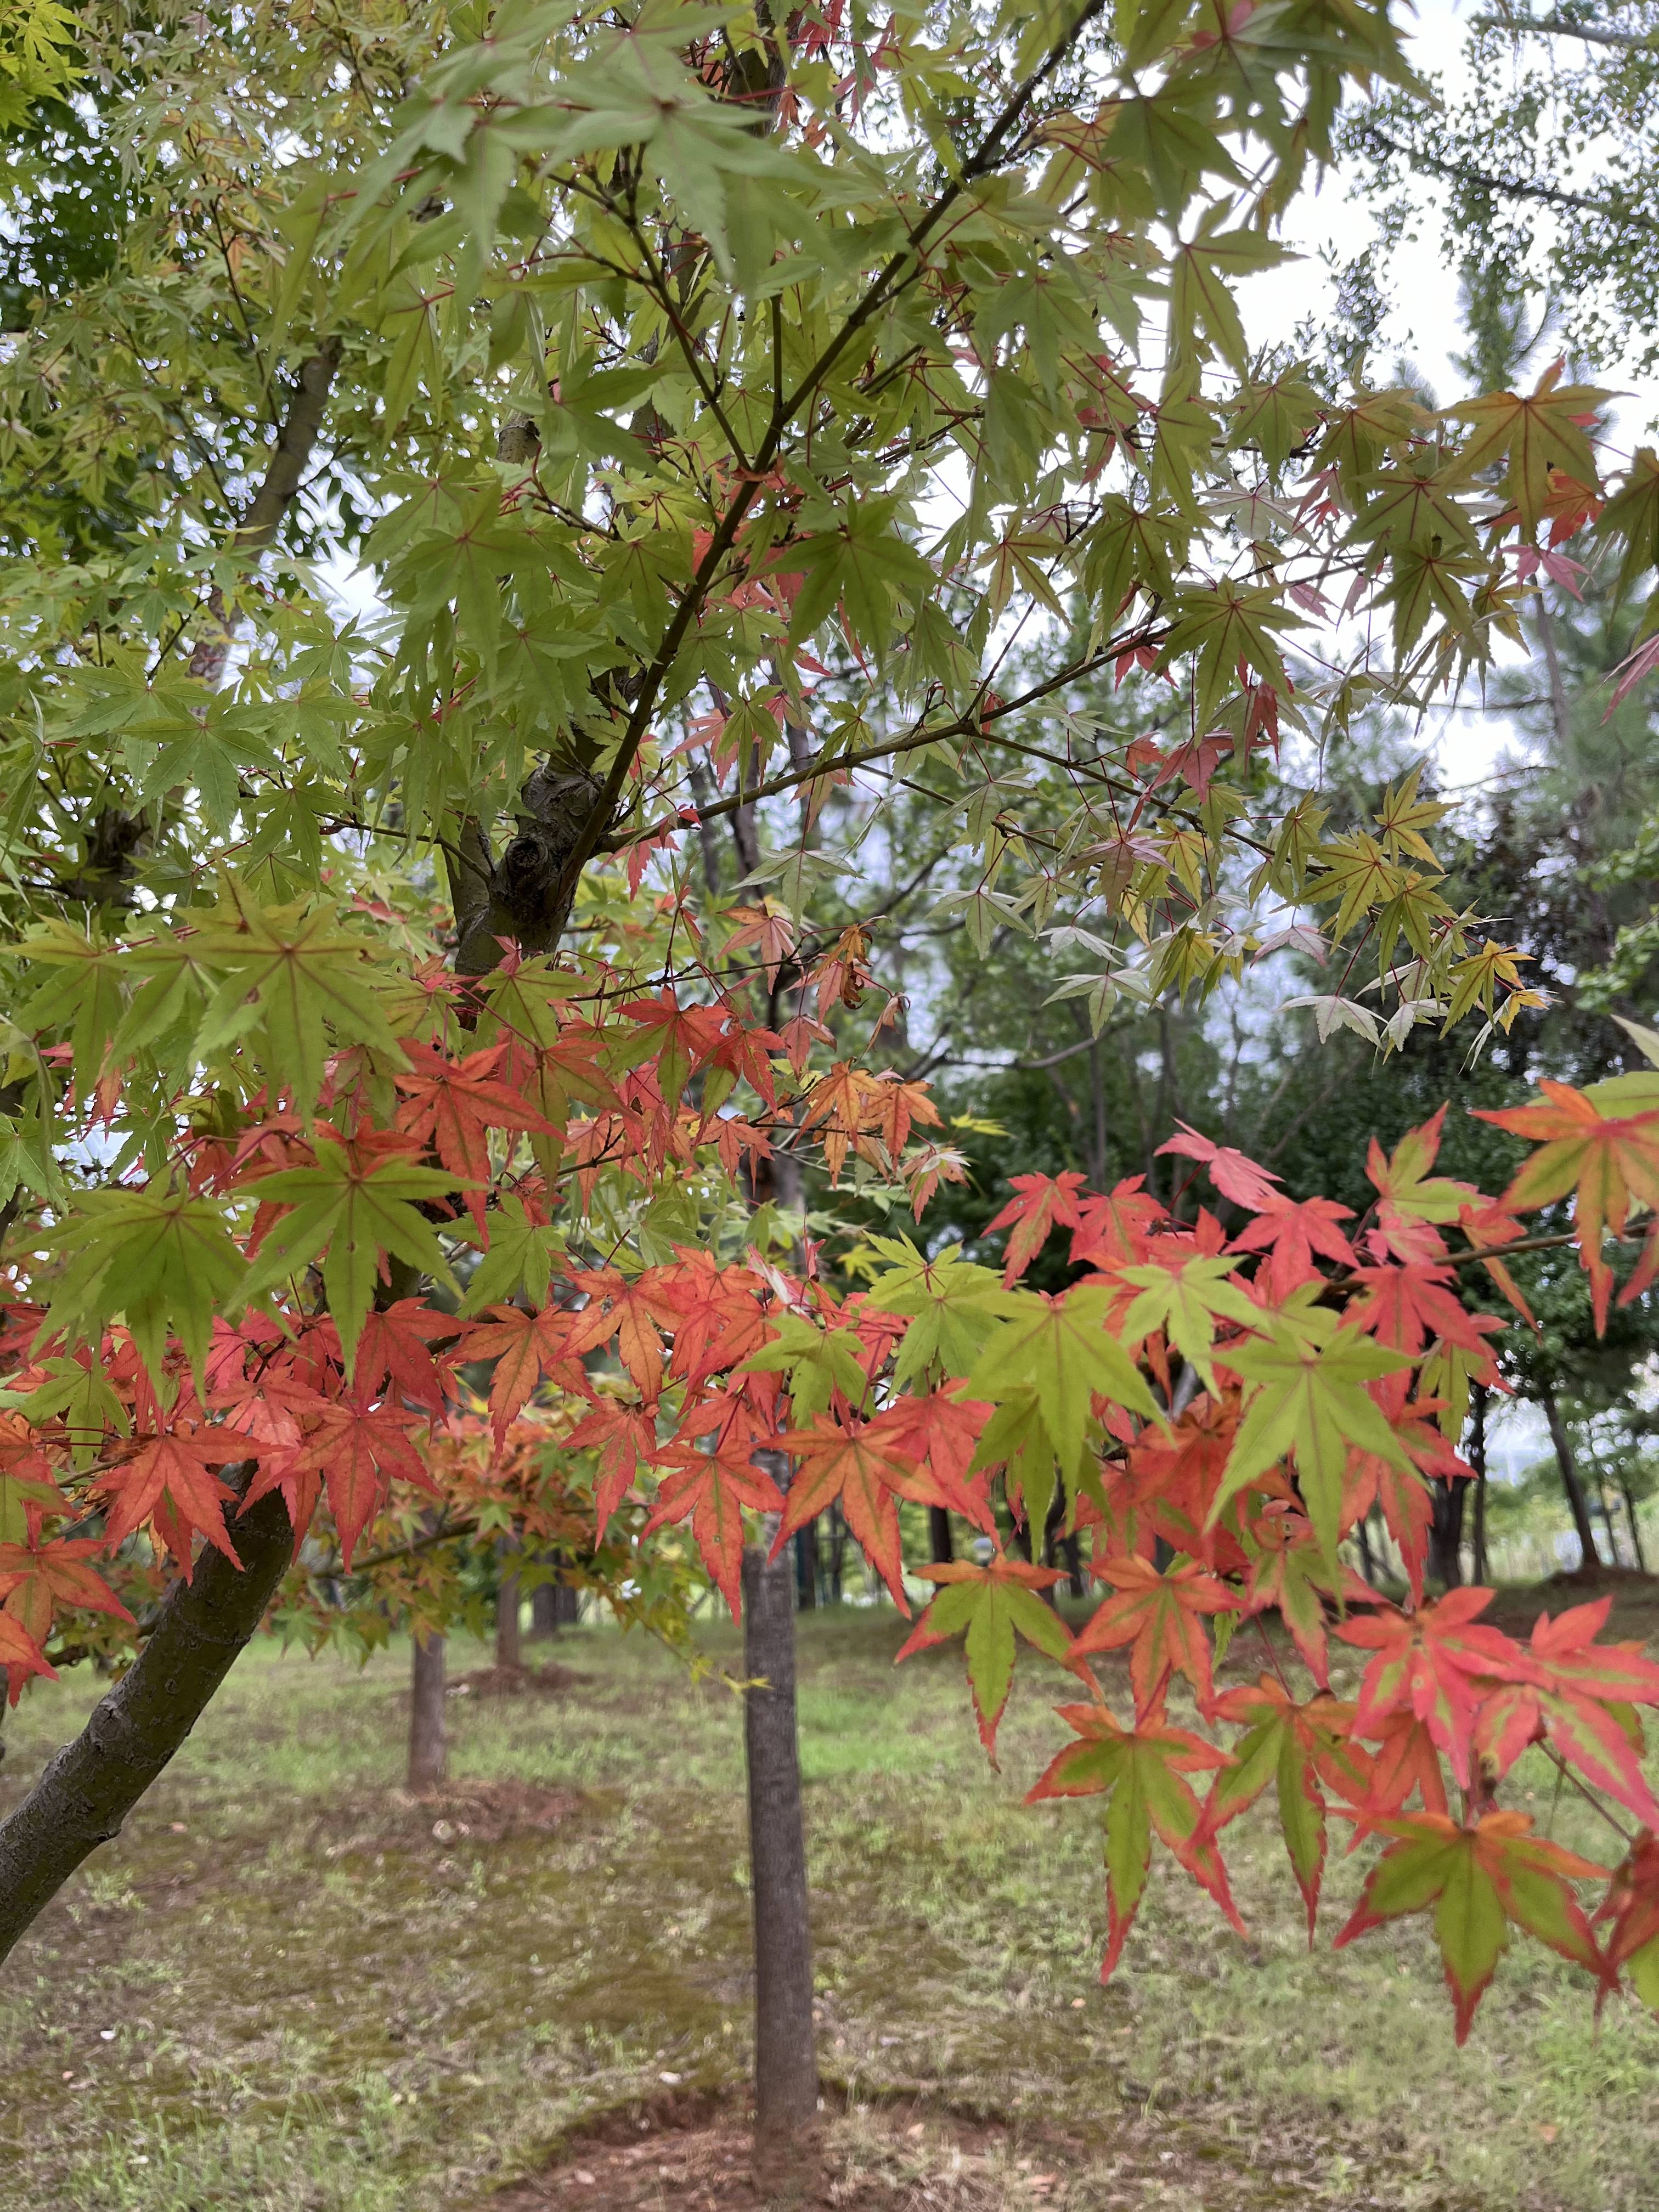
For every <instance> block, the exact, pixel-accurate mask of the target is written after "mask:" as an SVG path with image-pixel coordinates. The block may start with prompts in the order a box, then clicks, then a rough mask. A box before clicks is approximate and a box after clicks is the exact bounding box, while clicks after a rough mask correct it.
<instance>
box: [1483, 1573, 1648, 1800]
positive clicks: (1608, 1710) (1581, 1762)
mask: <svg viewBox="0 0 1659 2212" xmlns="http://www.w3.org/2000/svg"><path fill="white" fill-rule="evenodd" d="M1612 1604H1613V1600H1612V1599H1611V1598H1610V1597H1604V1598H1598V1599H1597V1600H1596V1601H1595V1602H1594V1603H1593V1604H1590V1605H1576V1606H1573V1607H1571V1608H1570V1610H1568V1611H1567V1612H1565V1613H1558V1614H1557V1615H1556V1617H1555V1618H1554V1620H1551V1619H1550V1617H1549V1615H1548V1614H1547V1613H1541V1614H1540V1615H1539V1617H1538V1620H1537V1622H1536V1624H1535V1626H1534V1629H1533V1632H1532V1641H1531V1643H1530V1644H1529V1645H1528V1654H1529V1656H1531V1658H1532V1659H1533V1660H1534V1662H1535V1664H1536V1668H1537V1679H1536V1680H1535V1681H1532V1682H1509V1683H1504V1684H1503V1685H1501V1686H1498V1688H1496V1689H1494V1690H1493V1691H1492V1692H1491V1693H1490V1695H1489V1696H1487V1697H1486V1699H1484V1700H1483V1702H1482V1704H1481V1707H1480V1717H1479V1720H1478V1722H1477V1723H1476V1728H1475V1739H1474V1740H1475V1744H1476V1747H1477V1748H1478V1749H1479V1750H1480V1753H1481V1755H1482V1757H1483V1759H1489V1760H1490V1761H1491V1763H1492V1767H1493V1769H1494V1771H1496V1772H1497V1773H1498V1774H1499V1775H1502V1774H1506V1773H1507V1772H1508V1771H1509V1770H1510V1767H1511V1766H1512V1765H1514V1763H1515V1761H1516V1759H1517V1758H1518V1757H1519V1756H1520V1754H1521V1753H1522V1751H1523V1750H1524V1749H1525V1747H1526V1746H1527V1745H1528V1744H1529V1743H1534V1742H1546V1741H1547V1742H1550V1743H1553V1745H1554V1747H1555V1748H1556V1750H1557V1752H1558V1753H1559V1754H1560V1756H1561V1757H1562V1758H1563V1759H1565V1760H1566V1761H1567V1763H1568V1765H1570V1766H1571V1767H1572V1768H1573V1769H1574V1770H1575V1771H1577V1773H1578V1774H1579V1775H1580V1776H1582V1777H1583V1779H1584V1780H1585V1781H1587V1782H1588V1783H1589V1784H1591V1786H1592V1787H1593V1788H1595V1789H1597V1790H1605V1791H1606V1792H1607V1795H1608V1796H1610V1797H1616V1798H1617V1799H1618V1801H1619V1802H1620V1804H1621V1805H1628V1806H1629V1808H1630V1809H1631V1811H1632V1813H1634V1814H1635V1815H1636V1817H1637V1819H1638V1820H1641V1821H1642V1822H1644V1824H1645V1825H1646V1826H1650V1827H1659V1799H1656V1797H1655V1796H1654V1793H1653V1790H1652V1789H1651V1788H1650V1785H1649V1784H1648V1781H1647V1779H1646V1778H1645V1776H1644V1774H1643V1772H1642V1765H1641V1748H1640V1745H1639V1743H1638V1742H1636V1741H1632V1736H1631V1735H1630V1733H1629V1732H1628V1730H1627V1729H1626V1726H1625V1724H1624V1721H1623V1718H1622V1717H1621V1716H1620V1713H1619V1711H1617V1710H1616V1709H1617V1708H1618V1707H1620V1706H1628V1705H1659V1666H1656V1665H1655V1663H1654V1662H1653V1661H1652V1660H1650V1659H1649V1658H1648V1657H1646V1656H1645V1655H1644V1652H1643V1650H1642V1647H1641V1645H1640V1644H1597V1643H1596V1642H1595V1637H1596V1635H1597V1634H1598V1632H1600V1631H1601V1628H1602V1627H1604V1626H1605V1625H1606V1622H1607V1614H1608V1612H1609V1610H1610V1609H1611V1607H1612Z"/></svg>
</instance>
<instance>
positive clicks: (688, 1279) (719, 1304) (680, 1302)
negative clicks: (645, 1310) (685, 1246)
mask: <svg viewBox="0 0 1659 2212" xmlns="http://www.w3.org/2000/svg"><path fill="white" fill-rule="evenodd" d="M763 1289H764V1285H763V1283H762V1281H761V1279H760V1278H759V1277H758V1276H757V1275H755V1274H754V1273H751V1271H750V1269H749V1268H747V1267H721V1266H720V1263H719V1261H717V1260H716V1259H715V1258H714V1254H713V1253H712V1252H694V1251H690V1250H679V1251H678V1265H676V1266H675V1267H670V1268H665V1269H663V1270H662V1271H661V1272H660V1273H659V1275H658V1277H657V1279H656V1286H655V1288H654V1290H653V1304H652V1308H651V1310H652V1312H653V1315H661V1316H663V1317H664V1318H665V1319H667V1320H669V1321H671V1323H672V1325H673V1330H674V1349H673V1352H672V1355H671V1358H670V1360H669V1373H670V1374H671V1375H672V1376H675V1377H676V1379H677V1380H678V1381H680V1382H683V1383H686V1384H687V1385H688V1387H690V1389H698V1388H699V1387H700V1386H701V1385H702V1383H705V1382H707V1380H708V1377H709V1376H711V1375H714V1374H717V1373H719V1372H720V1371H722V1370H725V1369H726V1368H729V1367H735V1366H736V1365H737V1364H738V1361H739V1360H743V1359H747V1358H748V1357H749V1355H750V1352H755V1351H757V1350H758V1349H759V1348H760V1346H762V1345H763V1343H764V1342H765V1341H766V1337H767V1319H766V1309H765V1307H764V1306H763V1304H762V1303H761V1297H762V1293H763Z"/></svg>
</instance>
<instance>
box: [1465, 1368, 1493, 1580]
mask: <svg viewBox="0 0 1659 2212" xmlns="http://www.w3.org/2000/svg"><path fill="white" fill-rule="evenodd" d="M1469 1465H1470V1466H1471V1467H1472V1468H1474V1579H1475V1581H1476V1582H1477V1583H1484V1582H1485V1581H1486V1577H1487V1571H1488V1570H1487V1564H1486V1384H1485V1383H1476V1384H1475V1386H1474V1434H1473V1435H1472V1436H1471V1437H1470V1438H1469Z"/></svg>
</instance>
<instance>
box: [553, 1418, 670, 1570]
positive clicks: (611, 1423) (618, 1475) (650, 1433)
mask: <svg viewBox="0 0 1659 2212" xmlns="http://www.w3.org/2000/svg"><path fill="white" fill-rule="evenodd" d="M564 1442H565V1446H566V1448H567V1449H569V1450H571V1451H582V1450H588V1449H592V1448H593V1447H594V1446H596V1445H597V1446H598V1448H599V1480H598V1481H597V1482H596V1483H595V1484H594V1486H593V1508H594V1512H595V1514H596V1516H598V1526H597V1528H595V1531H594V1536H593V1541H594V1542H595V1543H596V1544H598V1543H601V1542H603V1541H604V1539H605V1527H606V1524H607V1522H609V1521H610V1519H611V1515H612V1514H613V1513H614V1512H615V1511H616V1510H617V1507H618V1506H619V1505H620V1504H622V1501H623V1498H625V1497H626V1496H627V1494H628V1492H629V1489H630V1488H631V1487H632V1486H633V1484H634V1482H635V1479H636V1477H637V1476H638V1474H639V1471H640V1468H641V1466H642V1465H649V1464H650V1463H651V1462H652V1461H653V1460H654V1459H655V1457H656V1452H657V1423H656V1418H655V1415H654V1414H653V1413H652V1411H651V1409H650V1408H649V1407H645V1406H625V1405H623V1404H622V1403H620V1402H619V1401H617V1399H615V1398H602V1399H601V1400H600V1401H599V1404H598V1405H597V1406H595V1407H594V1408H593V1410H592V1413H584V1414H583V1416H582V1418H581V1419H580V1421H578V1422H577V1424H576V1425H575V1427H574V1429H572V1430H571V1431H570V1433H569V1435H568V1437H566V1438H565V1439H564Z"/></svg>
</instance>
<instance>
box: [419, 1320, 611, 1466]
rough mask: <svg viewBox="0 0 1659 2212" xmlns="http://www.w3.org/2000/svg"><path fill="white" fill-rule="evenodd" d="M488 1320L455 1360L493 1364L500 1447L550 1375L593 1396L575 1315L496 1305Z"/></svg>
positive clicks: (492, 1406)
mask: <svg viewBox="0 0 1659 2212" xmlns="http://www.w3.org/2000/svg"><path fill="white" fill-rule="evenodd" d="M489 1316H490V1318H489V1320H488V1321H484V1322H475V1323H474V1324H473V1326H472V1327H471V1328H469V1329H468V1331H467V1334H466V1336H465V1340H464V1341H463V1343H462V1344H461V1345H460V1346H458V1348H457V1350H456V1351H455V1352H453V1353H452V1355H451V1357H452V1358H454V1359H457V1360H459V1361H461V1362H463V1363H465V1362H471V1361H472V1360H474V1359H493V1360H494V1361H495V1373H494V1374H493V1375H492V1376H491V1377H490V1382H489V1417H490V1419H491V1421H492V1423H493V1424H494V1426H495V1442H496V1444H497V1446H498V1447H499V1446H500V1445H501V1443H502V1441H503V1440H504V1439H505V1437H506V1435H507V1427H508V1425H509V1424H510V1423H511V1421H512V1419H513V1416H514V1414H515V1413H518V1411H519V1409H520V1407H521V1406H522V1405H523V1404H524V1402H525V1401H526V1399H527V1398H528V1397H529V1395H530V1394H531V1392H532V1390H534V1389H536V1387H537V1386H538V1383H541V1381H542V1380H543V1378H544V1376H549V1375H550V1376H553V1378H554V1380H555V1381H556V1383H558V1384H559V1386H560V1388H561V1389H565V1390H568V1391H571V1392H572V1393H573V1394H574V1395H577V1396H585V1395H586V1393H587V1376H586V1372H585V1371H584V1370H583V1367H582V1364H581V1362H580V1359H578V1358H575V1357H574V1351H575V1349H576V1347H574V1346H573V1345H572V1343H571V1341H570V1340H571V1336H572V1334H573V1333H574V1331H573V1327H572V1324H573V1322H574V1321H575V1320H577V1319H586V1316H585V1315H584V1316H573V1315H571V1314H568V1313H565V1312H563V1311H562V1310H560V1309H559V1308H558V1307H556V1306H544V1307H543V1308H542V1310H541V1311H540V1312H539V1313H526V1312H525V1311H524V1310H523V1308H522V1307H520V1306H491V1307H490V1308H489Z"/></svg>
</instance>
